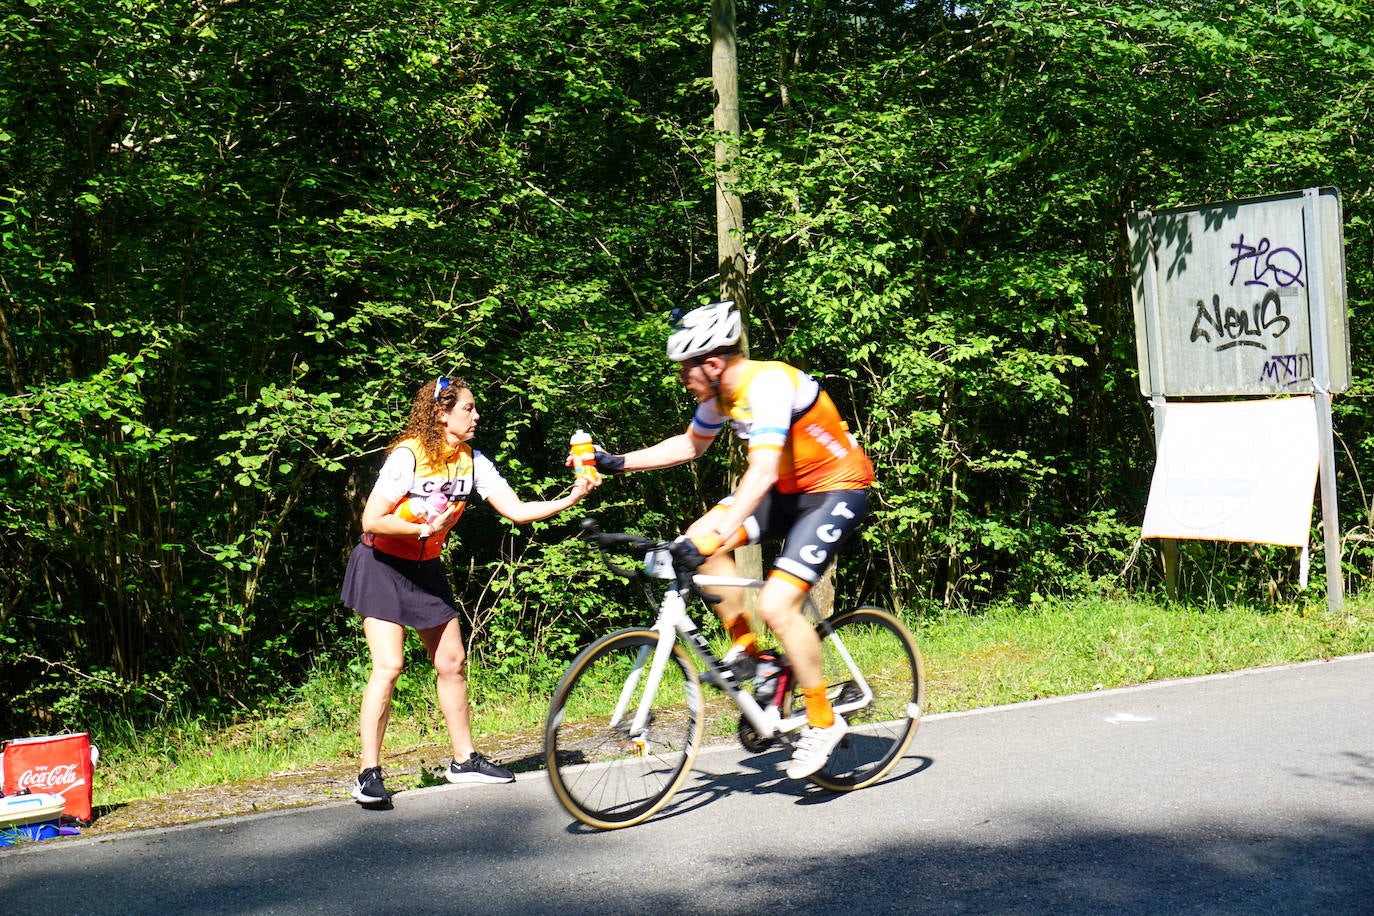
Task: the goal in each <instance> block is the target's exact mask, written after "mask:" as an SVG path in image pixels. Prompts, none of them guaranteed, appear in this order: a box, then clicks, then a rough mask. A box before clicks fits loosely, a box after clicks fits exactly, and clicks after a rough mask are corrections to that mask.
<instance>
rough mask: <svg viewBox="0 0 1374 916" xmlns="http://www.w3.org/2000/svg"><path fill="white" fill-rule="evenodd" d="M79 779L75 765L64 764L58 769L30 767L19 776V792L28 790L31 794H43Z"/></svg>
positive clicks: (57, 767)
mask: <svg viewBox="0 0 1374 916" xmlns="http://www.w3.org/2000/svg"><path fill="white" fill-rule="evenodd" d="M78 778H79V777H78V776H77V775H76V764H74V763H64V764H63V765H62V766H56V767H48V766H36V767H30V768H29V769H27V770H25V771H24V772H22V773H20V774H19V791H21V792H22V791H24V790H25V789H28V790H29V791H30V792H42V791H46V790H48V789H56V788H57V787H58V786H65V785H67V784H68V783H73V782H76V781H77V779H78Z"/></svg>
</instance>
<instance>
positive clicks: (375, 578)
mask: <svg viewBox="0 0 1374 916" xmlns="http://www.w3.org/2000/svg"><path fill="white" fill-rule="evenodd" d="M339 597H340V598H341V599H342V600H343V603H344V604H345V605H346V606H347V607H351V608H352V609H353V610H355V611H357V612H358V616H359V617H376V618H378V619H379V620H390V621H391V622H392V623H399V624H400V625H401V626H405V627H414V628H415V629H417V630H428V629H431V628H433V627H441V626H443V625H444V624H446V623H448V622H449V621H450V620H453V619H454V618H455V617H457V616H458V608H457V606H456V603H455V602H454V600H453V589H452V588H450V587H449V584H448V577H447V576H445V575H444V567H443V561H442V560H439V559H437V558H436V559H433V560H402V559H401V558H399V557H393V556H391V555H390V554H385V553H382V552H381V551H380V550H377V549H376V548H373V547H368V546H367V545H366V544H359V545H358V546H357V547H354V548H353V552H352V553H350V554H349V555H348V570H347V571H346V572H345V573H344V581H343V590H342V592H341V594H340V595H339Z"/></svg>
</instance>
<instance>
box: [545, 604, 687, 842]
mask: <svg viewBox="0 0 1374 916" xmlns="http://www.w3.org/2000/svg"><path fill="white" fill-rule="evenodd" d="M657 646H658V633H657V632H655V631H654V630H650V629H632V630H620V631H618V632H616V633H611V634H610V635H608V636H603V637H602V638H600V639H598V640H597V641H596V642H594V643H592V644H591V645H590V646H588V647H587V648H585V649H583V650H582V652H580V653H579V654H578V656H577V657H576V658H575V659H573V662H572V664H571V665H570V666H569V667H568V671H567V673H566V674H564V675H563V680H562V681H560V682H559V684H558V689H557V690H556V691H555V692H554V697H553V704H552V706H551V707H550V708H549V717H548V721H547V722H546V724H545V726H544V759H545V762H546V763H547V765H548V770H549V781H550V782H551V783H552V784H553V791H554V794H556V795H557V796H558V800H559V801H560V802H562V804H563V807H565V808H567V809H568V812H569V813H570V814H572V816H573V817H575V818H577V819H578V820H579V821H581V822H582V823H584V824H587V825H589V826H592V827H597V828H600V829H602V830H613V829H615V828H617V827H630V826H633V825H634V824H638V823H641V822H642V821H645V820H647V819H648V818H650V817H652V816H653V815H654V814H656V813H658V811H659V810H660V809H662V808H663V806H664V805H666V804H667V803H668V801H669V799H671V798H672V797H673V794H674V793H675V792H677V790H678V788H679V787H680V786H681V785H682V783H683V781H684V780H685V779H686V778H687V774H688V773H689V772H690V771H691V768H692V761H693V760H695V759H696V753H697V747H698V745H699V744H700V742H701V721H702V697H701V681H700V679H699V677H698V675H697V670H696V667H695V666H694V665H693V664H692V662H691V659H690V658H689V657H688V655H687V653H686V651H685V650H684V649H683V648H682V646H680V645H678V644H677V643H674V644H673V647H672V651H671V653H670V654H669V657H668V659H667V660H666V661H667V664H666V665H665V666H664V667H663V673H662V677H661V678H660V679H659V682H658V684H657V686H656V687H651V686H650V683H649V682H650V680H651V672H652V668H653V661H654V652H655V649H656V648H657ZM650 689H652V690H653V694H652V696H651V697H650V700H649V715H648V718H647V721H646V722H645V723H644V726H643V727H642V728H639V729H636V728H635V727H634V720H635V717H636V713H637V712H638V711H639V709H640V706H641V704H642V701H643V699H644V696H645V693H646V691H648V690H650Z"/></svg>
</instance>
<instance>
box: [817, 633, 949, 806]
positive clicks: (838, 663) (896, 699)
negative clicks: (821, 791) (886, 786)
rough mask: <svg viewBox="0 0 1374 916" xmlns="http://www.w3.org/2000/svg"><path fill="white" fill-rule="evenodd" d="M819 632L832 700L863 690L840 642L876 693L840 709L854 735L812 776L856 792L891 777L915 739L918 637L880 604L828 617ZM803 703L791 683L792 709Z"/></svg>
mask: <svg viewBox="0 0 1374 916" xmlns="http://www.w3.org/2000/svg"><path fill="white" fill-rule="evenodd" d="M828 623H829V627H830V629H831V630H833V631H834V635H833V636H828V635H827V632H826V622H822V623H821V624H820V625H819V626H818V627H817V629H818V630H819V631H820V636H821V658H822V666H823V667H822V671H823V674H824V676H825V683H826V685H827V686H828V688H829V694H830V701H831V703H832V704H833V705H835V706H841V705H842V704H844V703H847V702H851V701H853V700H855V699H857V698H859V697H860V696H862V694H863V688H862V686H861V685H860V684H859V682H858V680H857V679H856V678H855V677H854V674H853V672H852V671H851V670H850V668H849V665H848V664H847V663H846V662H845V660H844V657H843V656H842V655H841V654H840V650H839V646H840V645H843V647H844V649H845V651H847V652H848V653H849V655H850V657H851V658H852V659H853V660H854V666H855V667H856V668H857V669H858V670H859V671H860V672H861V673H862V675H863V680H864V681H865V682H867V684H868V687H869V689H870V690H871V691H872V692H873V699H872V700H871V701H870V702H869V703H868V704H867V705H865V706H863V707H862V708H860V709H855V710H852V711H850V712H847V713H843V715H844V717H845V721H846V722H847V723H848V724H849V733H848V734H847V735H845V737H844V738H843V739H841V741H840V744H839V746H838V747H836V748H835V752H834V753H833V754H831V755H830V759H829V760H828V761H827V762H826V765H825V766H824V767H823V768H822V769H821V770H820V771H818V772H816V773H814V774H812V775H811V776H810V777H808V778H809V779H810V780H811V781H812V782H813V783H815V784H816V785H818V786H821V787H822V788H825V789H829V790H830V791H832V792H852V791H853V790H855V789H862V788H864V787H865V786H871V785H873V783H875V782H877V781H878V780H880V779H882V778H883V777H884V776H886V775H887V774H888V773H889V772H890V771H891V770H892V768H893V767H894V766H896V765H897V761H898V760H900V759H901V756H902V754H904V753H905V752H906V749H907V748H908V747H909V746H910V745H911V739H912V738H913V737H914V736H915V735H916V729H917V728H918V727H919V726H920V723H921V710H922V708H923V706H924V704H925V666H924V664H923V663H922V661H921V651H920V649H918V648H917V646H916V641H915V640H914V639H913V638H912V636H911V633H910V632H909V631H908V630H907V628H906V627H905V626H903V625H902V622H901V621H900V620H898V619H897V618H896V617H894V616H892V615H891V614H889V613H888V612H887V611H884V610H882V609H880V608H875V607H861V608H856V609H855V610H852V611H849V612H848V613H845V614H841V615H840V616H838V617H835V618H832V619H831V620H830V621H828ZM804 705H805V703H804V701H803V699H802V696H801V691H800V689H799V688H796V687H794V688H793V694H792V697H791V705H790V708H792V709H801V708H803V707H804Z"/></svg>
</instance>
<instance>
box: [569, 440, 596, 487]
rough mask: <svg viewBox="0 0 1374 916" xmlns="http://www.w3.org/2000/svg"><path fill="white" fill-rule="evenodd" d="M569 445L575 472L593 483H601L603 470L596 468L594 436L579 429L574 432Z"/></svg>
mask: <svg viewBox="0 0 1374 916" xmlns="http://www.w3.org/2000/svg"><path fill="white" fill-rule="evenodd" d="M568 446H569V448H571V450H572V462H573V472H574V473H575V474H576V475H577V476H578V477H585V478H587V479H588V480H590V481H591V482H592V483H600V482H601V472H600V471H598V470H597V469H596V446H595V445H593V444H592V437H591V436H589V435H588V434H587V433H584V432H583V431H582V430H580V429H579V430H578V431H577V432H575V433H573V437H572V439H571V440H570V441H569V442H568Z"/></svg>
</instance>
